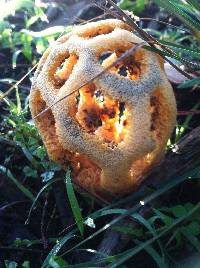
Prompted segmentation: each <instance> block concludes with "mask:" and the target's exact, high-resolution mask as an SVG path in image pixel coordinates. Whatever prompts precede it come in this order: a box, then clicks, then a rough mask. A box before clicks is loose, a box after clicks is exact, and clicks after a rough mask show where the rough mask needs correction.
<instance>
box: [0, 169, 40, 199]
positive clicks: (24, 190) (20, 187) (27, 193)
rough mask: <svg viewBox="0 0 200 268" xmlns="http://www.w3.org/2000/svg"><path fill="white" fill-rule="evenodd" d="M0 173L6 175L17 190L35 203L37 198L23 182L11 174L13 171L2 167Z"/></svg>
mask: <svg viewBox="0 0 200 268" xmlns="http://www.w3.org/2000/svg"><path fill="white" fill-rule="evenodd" d="M0 171H1V172H2V173H4V174H5V175H6V176H7V177H8V178H9V179H10V180H11V181H12V182H13V183H14V184H15V185H16V186H17V188H18V189H19V190H20V191H21V192H22V193H23V194H24V195H25V196H26V197H28V198H29V199H30V200H31V201H34V199H35V196H34V195H33V194H32V193H31V191H29V190H28V189H27V188H26V187H25V186H24V185H23V184H21V182H19V181H18V180H17V179H16V178H15V177H14V175H13V174H12V173H11V171H10V170H9V169H7V168H5V167H4V166H1V165H0Z"/></svg>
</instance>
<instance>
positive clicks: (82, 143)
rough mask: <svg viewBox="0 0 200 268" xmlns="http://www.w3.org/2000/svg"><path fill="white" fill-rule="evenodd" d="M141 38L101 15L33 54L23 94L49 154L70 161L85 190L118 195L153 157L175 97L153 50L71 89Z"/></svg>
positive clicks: (170, 121)
mask: <svg viewBox="0 0 200 268" xmlns="http://www.w3.org/2000/svg"><path fill="white" fill-rule="evenodd" d="M140 42H142V40H141V39H140V38H138V37H137V36H136V35H134V34H133V33H132V32H131V31H130V29H129V26H128V25H126V24H125V23H123V22H121V21H119V20H115V19H107V20H102V21H98V22H91V23H87V24H85V25H82V26H77V27H74V29H73V30H72V32H70V33H68V34H66V35H64V36H62V37H61V38H59V39H58V40H57V42H56V43H55V44H54V45H53V46H52V47H50V48H48V49H47V51H46V52H45V53H44V55H43V57H42V58H41V60H40V62H39V65H38V68H37V71H36V73H35V76H34V81H33V85H32V89H31V94H30V109H31V113H32V116H33V118H34V117H35V116H36V115H38V114H39V113H40V112H42V111H43V109H44V108H45V107H49V106H51V105H52V104H53V103H55V101H56V100H59V99H61V98H63V97H64V96H66V95H67V94H70V93H71V92H74V91H75V93H73V94H71V95H70V96H69V97H67V98H64V99H63V100H62V101H59V102H57V104H56V105H53V106H51V109H49V110H48V111H47V112H45V113H43V114H41V115H40V116H38V117H36V118H35V123H36V126H37V128H38V130H39V132H40V134H41V136H42V139H43V141H44V144H45V146H46V148H47V151H48V154H49V156H50V158H51V159H52V160H54V161H55V162H57V163H60V164H61V165H62V166H63V167H64V168H66V167H67V166H68V165H69V164H70V165H71V166H72V169H73V172H72V176H73V180H74V181H75V182H76V183H78V184H79V185H80V186H82V187H83V188H86V189H87V190H89V191H92V192H95V193H100V194H104V193H105V194H106V193H109V194H111V195H123V194H126V193H128V192H131V191H133V190H134V189H136V187H137V186H138V185H139V183H140V182H141V181H142V180H143V179H144V178H145V176H146V175H147V173H148V172H149V171H150V170H151V169H152V167H153V166H154V165H155V164H157V163H158V162H159V161H160V159H161V158H162V156H163V155H164V152H165V146H166V143H167V140H168V138H169V137H170V135H171V133H172V130H173V128H174V125H175V122H176V102H175V98H174V94H173V90H172V87H171V85H170V83H169V82H168V80H167V78H166V75H165V73H164V68H163V60H162V59H161V57H160V56H159V55H157V54H155V53H153V52H151V51H149V50H146V49H144V48H139V49H137V50H136V52H134V53H133V54H131V55H130V56H129V57H128V58H126V59H124V60H123V61H122V62H120V63H118V64H117V65H116V66H115V67H112V68H110V69H109V70H108V71H106V72H105V73H103V74H102V75H101V76H99V77H98V78H96V79H95V80H93V82H90V83H88V84H87V85H85V86H84V87H82V88H81V89H80V90H78V91H77V90H76V89H78V88H80V87H81V85H83V83H86V82H88V81H90V80H91V78H93V77H94V76H96V75H97V74H99V73H100V72H101V71H102V70H104V69H105V68H106V67H107V66H109V65H110V64H112V63H113V62H115V61H116V60H117V59H118V58H119V57H120V56H121V55H122V54H123V53H124V52H125V51H127V49H130V48H131V47H132V46H133V45H134V44H138V43H140Z"/></svg>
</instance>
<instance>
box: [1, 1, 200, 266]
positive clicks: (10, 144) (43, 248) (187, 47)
mask: <svg viewBox="0 0 200 268" xmlns="http://www.w3.org/2000/svg"><path fill="white" fill-rule="evenodd" d="M10 2H12V12H11V11H10V10H11V9H10V7H9V5H11V3H10ZM108 2H111V1H108ZM118 6H119V7H120V8H122V9H124V10H125V9H128V10H129V11H131V12H134V14H136V15H137V16H138V18H137V24H136V26H137V25H138V28H139V29H137V28H135V29H136V30H137V31H138V34H139V35H141V36H142V37H143V38H144V40H147V41H149V42H152V43H153V42H154V44H155V42H158V44H160V47H159V48H158V47H155V46H152V47H151V49H152V50H154V51H156V52H157V53H159V54H160V55H161V56H163V57H165V59H166V60H167V61H168V62H170V63H172V64H173V66H174V65H176V66H177V67H176V68H177V70H178V71H180V72H181V73H178V74H177V73H175V75H178V76H180V77H181V78H180V80H181V81H180V82H179V83H176V84H173V85H174V90H175V93H176V96H177V102H178V109H179V116H178V120H177V127H176V130H175V132H174V134H173V136H172V138H171V139H170V141H169V142H168V150H172V149H174V148H176V144H177V142H178V141H179V140H180V139H181V138H182V137H183V136H184V135H187V133H189V132H190V131H191V130H192V129H194V128H195V127H198V125H199V122H198V119H199V110H198V109H199V107H200V99H199V97H198V96H199V95H198V94H199V86H200V78H199V73H200V63H199V60H200V49H199V42H200V5H199V2H198V1H197V0H187V1H182V0H173V1H171V0H170V1H165V0H154V1H147V0H146V1H144V0H137V1H130V0H121V1H120V3H119V5H118ZM47 8H48V4H44V3H42V2H39V1H35V2H34V1H33V0H11V1H9V2H6V1H4V0H2V1H1V11H0V15H1V16H0V33H1V34H0V48H1V52H0V58H1V64H0V69H1V73H0V87H1V88H0V98H1V102H0V109H1V114H0V117H1V122H0V148H1V151H2V152H3V153H2V154H1V155H0V174H1V175H2V176H3V177H5V178H6V187H7V185H8V187H11V190H9V188H6V189H8V190H7V193H9V191H10V195H12V193H13V191H12V189H14V192H15V190H16V191H17V193H18V194H20V196H22V198H21V199H20V201H18V200H19V199H14V201H13V199H12V196H9V195H7V193H6V192H5V194H4V193H3V192H2V194H1V196H0V215H2V221H1V218H0V267H1V265H2V267H7V268H11V267H24V268H28V267H37V268H38V267H42V268H47V267H53V268H64V267H66V268H67V267H73V268H75V267H81V268H82V267H100V264H101V263H102V262H103V263H105V266H104V267H112V268H114V267H133V266H134V267H162V268H163V267H183V265H182V264H181V263H180V259H181V258H183V256H187V255H191V254H192V253H195V252H198V253H199V251H200V240H199V239H200V213H199V212H200V202H199V194H198V193H199V192H200V181H199V179H200V166H199V165H195V164H194V166H191V169H190V170H188V171H187V172H186V173H183V174H179V175H177V176H175V177H173V178H170V179H168V180H167V181H164V182H163V183H161V184H160V186H159V187H158V188H156V189H155V188H149V189H148V191H143V192H142V191H141V193H140V195H137V194H135V193H133V194H131V195H130V196H128V197H124V198H122V199H120V200H114V201H113V202H112V203H110V204H108V203H106V202H105V203H104V201H105V200H100V201H99V200H96V198H95V197H93V196H91V195H90V194H88V193H85V192H82V191H80V189H76V187H74V186H73V184H72V182H71V176H70V169H69V170H67V172H66V173H65V172H64V171H62V170H61V168H60V166H59V165H57V164H55V163H54V162H52V161H50V160H49V159H48V156H47V153H46V149H45V148H44V146H43V144H42V141H41V138H40V136H39V134H38V132H37V129H36V128H35V126H34V124H33V121H32V120H31V116H30V111H29V106H28V95H29V89H30V86H31V79H32V77H33V69H34V66H35V65H36V64H37V62H38V60H39V58H40V57H41V55H42V53H43V52H44V51H45V49H46V48H47V47H48V46H49V44H51V43H52V42H53V40H55V38H57V37H58V36H59V35H61V34H63V33H65V32H67V31H70V27H69V26H68V27H64V26H62V27H57V26H55V27H48V20H47V16H46V11H47ZM101 8H102V6H101ZM151 9H152V10H156V14H158V15H157V18H156V19H155V18H152V17H150V18H149V17H148V18H147V16H146V14H149V13H148V10H151ZM106 11H107V12H108V13H109V10H108V9H106ZM113 12H115V14H116V13H117V10H116V9H115V8H114V9H113V10H112V13H113ZM118 12H119V10H118ZM121 12H122V10H121ZM145 12H147V13H145ZM1 13H2V14H1ZM126 14H127V13H126ZM120 15H121V14H120ZM152 15H153V14H152ZM139 17H140V19H139ZM155 20H156V21H155ZM132 22H133V26H134V23H135V21H134V20H133V21H132ZM150 22H151V23H150ZM153 22H154V23H155V24H156V27H152V28H150V26H152V25H153V24H152V23H153ZM44 25H45V29H44V30H42V31H41V30H40V29H41V28H44ZM134 27H135V26H134ZM144 31H145V32H146V33H148V36H147V37H146V36H145V35H144ZM149 34H151V35H149ZM145 38H146V39H145ZM151 38H153V39H151ZM170 66H171V65H170ZM183 66H184V68H183ZM172 72H174V71H172ZM183 75H185V76H186V77H187V79H183ZM173 78H174V77H173ZM175 78H176V77H175ZM172 80H173V79H172ZM185 153H186V154H187V152H185ZM60 183H61V184H62V185H65V186H66V189H64V196H65V200H62V201H63V202H64V203H66V204H69V206H71V213H72V215H73V218H74V221H73V222H71V223H70V221H69V222H68V223H69V224H68V226H65V228H63V222H64V223H65V222H66V220H67V219H66V218H65V217H64V219H63V215H61V214H62V213H60V210H59V207H58V203H57V202H58V200H57V198H58V196H57V195H56V194H55V191H57V189H58V188H57V187H58V186H59V185H60ZM0 191H1V188H0ZM17 196H18V195H17ZM55 204H56V205H55ZM127 204H128V205H127ZM66 206H67V205H66ZM144 207H145V208H146V207H147V208H148V213H147V214H144V215H143V213H141V209H142V211H143V210H144V209H143V208H144ZM69 211H70V210H69ZM9 213H10V214H9ZM8 214H9V216H8ZM14 214H16V215H18V216H17V217H16V215H14ZM13 215H14V216H13ZM15 217H16V224H19V226H21V227H20V228H21V229H20V231H19V232H18V233H15V234H13V233H12V232H11V231H10V234H8V230H12V229H15V226H14V225H15V224H14V225H13V227H12V228H11V227H10V226H7V229H6V227H5V228H4V227H2V226H4V225H5V221H9V219H10V223H8V225H10V224H11V225H12V223H15ZM66 217H68V216H66ZM69 218H70V215H69ZM127 218H128V219H129V221H130V222H133V223H134V226H133V225H131V224H130V225H123V224H120V223H121V222H122V221H123V220H124V219H127ZM18 222H19V223H18ZM135 223H137V224H135ZM24 224H25V225H24ZM22 226H24V227H22ZM3 228H4V229H5V231H2V230H4V229H3ZM23 228H25V229H23ZM111 229H112V230H113V231H115V232H118V233H123V234H124V235H128V236H129V239H130V240H129V242H128V243H127V245H126V247H125V248H124V249H123V250H122V251H120V252H118V253H115V254H114V255H109V256H108V255H107V254H105V253H102V252H98V245H99V243H100V242H101V240H102V234H103V233H105V232H106V231H107V230H111ZM24 230H25V231H26V234H27V235H25V234H24V232H25V231H24ZM30 233H31V235H30ZM125 237H126V236H125ZM13 250H14V251H13ZM13 252H14V253H13ZM79 255H83V256H85V259H84V258H82V259H81V258H80V261H79V259H78V258H79ZM95 255H96V256H98V258H92V257H91V256H95ZM88 256H90V257H88ZM85 260H86V261H85ZM199 262H200V260H199ZM3 265H4V266H3ZM181 265H182V266H181ZM190 267H191V266H188V268H190ZM192 267H194V266H192Z"/></svg>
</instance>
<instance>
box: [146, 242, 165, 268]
mask: <svg viewBox="0 0 200 268" xmlns="http://www.w3.org/2000/svg"><path fill="white" fill-rule="evenodd" d="M144 249H145V251H146V252H147V253H148V254H149V255H150V256H151V257H152V259H154V261H155V262H156V264H157V265H158V267H159V268H169V266H168V265H167V264H166V263H165V262H164V260H163V258H162V257H161V256H160V255H159V254H158V252H157V251H156V250H155V249H154V248H153V247H152V246H151V245H149V246H147V247H145V248H144Z"/></svg>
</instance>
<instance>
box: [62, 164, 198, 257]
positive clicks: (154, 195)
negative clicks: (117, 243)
mask: <svg viewBox="0 0 200 268" xmlns="http://www.w3.org/2000/svg"><path fill="white" fill-rule="evenodd" d="M198 172H199V167H197V168H194V169H193V170H190V171H189V172H187V173H185V174H183V175H181V176H179V177H177V178H171V180H170V182H168V183H166V184H165V185H164V186H162V187H160V188H159V189H158V190H157V191H156V192H154V193H152V194H151V195H149V196H147V197H146V198H145V199H144V204H145V205H146V204H148V203H149V202H151V201H153V200H155V199H156V198H158V197H159V196H161V195H162V194H164V193H166V192H167V191H169V190H171V189H172V188H174V187H175V186H177V185H178V184H180V183H182V182H184V181H186V180H187V179H188V178H191V177H193V176H196V174H197V173H198ZM139 208H141V204H140V203H139V202H138V203H136V205H134V206H133V207H132V208H131V209H130V210H127V212H125V213H124V214H122V215H120V216H119V217H117V218H115V219H113V220H111V221H110V222H109V223H108V224H106V225H105V226H103V227H102V228H100V229H99V230H98V231H96V232H95V233H94V234H92V235H90V236H88V237H87V238H85V239H84V240H83V241H81V242H80V243H78V244H77V245H75V246H74V247H72V248H71V249H70V250H68V251H66V252H64V253H63V254H62V256H64V255H65V254H67V253H69V252H71V251H72V250H74V249H76V248H78V247H79V246H81V245H83V244H84V243H85V242H87V241H89V240H91V239H93V238H94V237H96V236H97V235H99V234H101V233H103V232H104V231H105V230H107V229H108V228H110V227H111V226H112V225H114V224H115V223H117V222H119V221H120V220H122V219H123V218H125V217H126V216H130V215H131V214H133V213H134V212H136V211H137V210H138V209H139Z"/></svg>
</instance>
